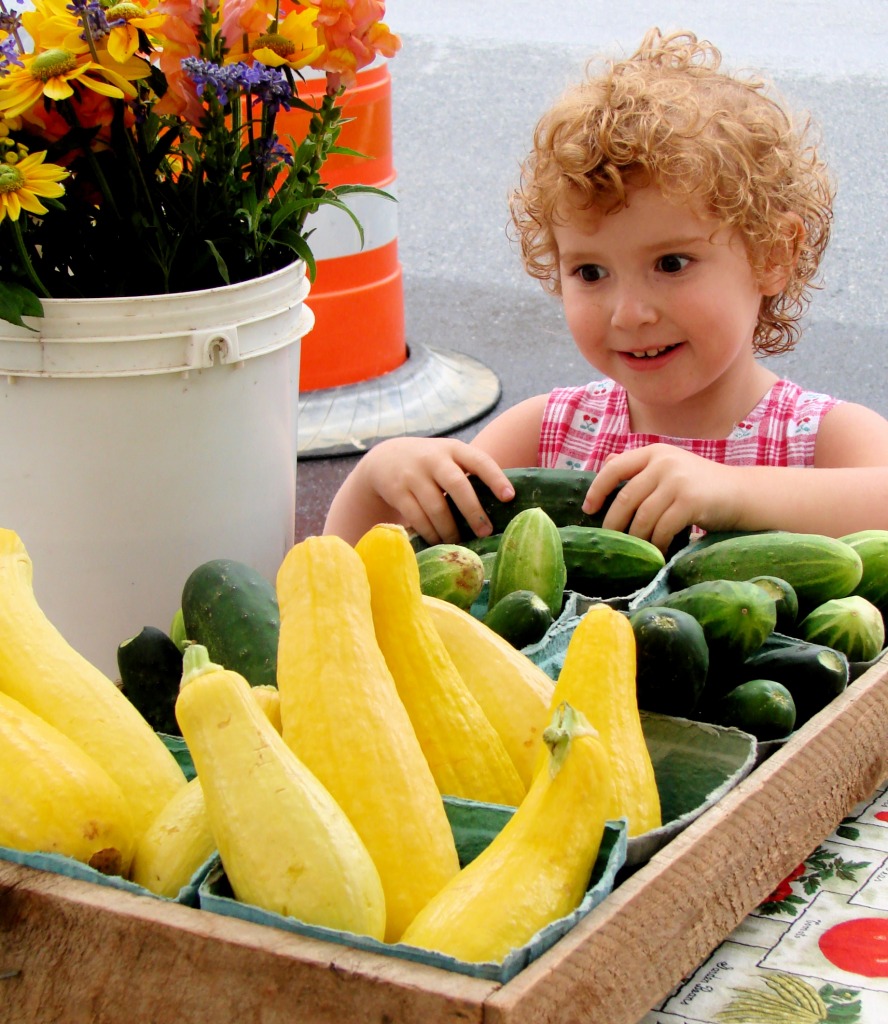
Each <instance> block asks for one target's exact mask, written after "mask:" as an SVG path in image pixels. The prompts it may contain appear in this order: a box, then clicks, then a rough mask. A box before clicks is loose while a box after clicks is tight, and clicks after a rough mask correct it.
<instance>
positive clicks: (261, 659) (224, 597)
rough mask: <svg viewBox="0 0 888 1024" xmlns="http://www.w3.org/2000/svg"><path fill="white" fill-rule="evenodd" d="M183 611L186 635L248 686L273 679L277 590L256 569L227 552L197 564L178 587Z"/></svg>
mask: <svg viewBox="0 0 888 1024" xmlns="http://www.w3.org/2000/svg"><path fill="white" fill-rule="evenodd" d="M182 615H183V616H184V619H185V632H186V635H187V637H188V639H189V640H190V641H191V642H192V643H198V644H203V646H204V647H206V649H207V652H208V653H209V656H210V659H211V660H212V661H214V662H216V663H217V664H219V665H222V666H223V667H224V668H227V669H231V670H232V671H233V672H239V673H240V674H241V675H242V676H243V677H244V678H245V679H246V680H247V682H248V683H249V684H250V685H251V686H276V685H277V650H278V637H279V636H280V628H281V618H280V611H279V608H278V601H277V594H276V592H275V589H274V586H273V585H272V584H271V583H269V582H268V580H266V579H265V577H264V576H263V575H262V574H261V573H260V572H258V571H257V570H256V569H253V568H252V567H251V566H249V565H245V564H244V563H243V562H236V561H234V560H232V559H227V558H217V559H212V560H211V561H209V562H204V563H203V564H202V565H199V566H198V567H197V568H196V569H195V570H194V571H193V572H192V573H191V575H190V576H189V577H188V579H187V580H186V581H185V586H184V587H183V589H182Z"/></svg>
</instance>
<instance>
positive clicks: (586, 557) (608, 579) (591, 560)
mask: <svg viewBox="0 0 888 1024" xmlns="http://www.w3.org/2000/svg"><path fill="white" fill-rule="evenodd" d="M558 532H559V534H560V535H561V545H562V548H563V550H564V565H565V568H566V569H567V587H568V589H570V590H575V591H577V593H580V594H585V595H586V596H587V597H601V598H607V597H622V596H624V595H627V594H631V593H633V592H634V591H636V590H639V589H640V588H641V587H646V586H647V585H648V583H650V582H651V580H653V578H654V577H655V576H656V575H657V573H658V572H660V570H661V569H662V568H663V567H664V566H665V564H666V559H665V558H664V556H663V552H662V551H661V550H660V549H659V548H657V547H654V545H653V544H651V543H650V542H649V541H646V540H642V539H641V538H640V537H632V536H630V535H629V534H628V533H621V532H620V531H619V530H606V529H604V528H603V527H596V526H562V527H560V528H559V530H558Z"/></svg>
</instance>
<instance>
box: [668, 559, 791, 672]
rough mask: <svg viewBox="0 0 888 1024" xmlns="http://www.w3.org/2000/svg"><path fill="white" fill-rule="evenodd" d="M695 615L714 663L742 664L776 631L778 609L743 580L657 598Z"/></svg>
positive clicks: (695, 587)
mask: <svg viewBox="0 0 888 1024" xmlns="http://www.w3.org/2000/svg"><path fill="white" fill-rule="evenodd" d="M657 604H659V605H663V606H664V607H666V608H679V609H681V611H685V612H687V613H688V614H689V615H693V616H694V618H695V619H696V620H697V621H698V622H699V623H700V625H701V626H702V627H703V633H704V634H705V636H706V643H707V646H708V647H709V654H710V660H711V661H718V660H725V661H726V662H728V663H735V662H737V661H743V660H745V659H746V658H748V657H750V655H752V654H754V653H755V652H756V651H758V650H759V649H760V648H761V646H762V644H763V643H764V642H765V640H766V639H767V637H768V635H769V634H770V633H772V632H773V631H774V626H775V624H776V622H777V609H776V607H775V605H774V601H773V600H772V598H770V597H769V596H768V595H767V594H766V593H765V592H764V590H762V589H761V587H758V586H756V585H755V584H754V583H749V582H748V581H744V580H725V579H719V580H707V581H705V582H703V583H694V584H692V585H691V586H689V587H685V588H683V589H682V590H679V591H675V592H674V593H671V594H667V595H666V596H665V597H661V598H658V600H657Z"/></svg>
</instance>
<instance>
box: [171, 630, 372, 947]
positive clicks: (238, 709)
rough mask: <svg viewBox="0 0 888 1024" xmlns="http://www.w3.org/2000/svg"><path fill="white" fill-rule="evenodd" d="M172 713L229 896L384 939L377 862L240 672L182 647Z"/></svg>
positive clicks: (194, 649) (199, 649) (192, 648)
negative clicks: (200, 791)
mask: <svg viewBox="0 0 888 1024" xmlns="http://www.w3.org/2000/svg"><path fill="white" fill-rule="evenodd" d="M176 719H177V721H178V723H179V726H180V728H181V729H182V735H183V737H184V738H185V742H186V743H187V744H188V749H189V750H190V751H191V756H192V758H193V760H194V766H195V769H196V770H197V774H198V777H199V778H200V780H201V787H202V789H203V794H204V799H205V801H206V808H207V815H208V816H209V820H210V827H211V829H212V833H213V837H214V838H215V840H216V847H217V849H218V850H219V856H220V858H221V860H222V865H223V867H224V868H225V873H226V875H227V876H228V880H229V882H230V883H231V888H232V890H233V892H234V894H235V897H236V898H237V899H238V900H240V901H242V902H244V903H250V904H253V905H254V906H257V907H261V908H262V909H264V910H270V911H273V912H275V913H278V914H283V915H286V916H291V917H295V918H297V919H299V920H300V921H304V922H306V923H308V924H316V925H323V926H325V927H328V928H335V929H341V930H343V931H349V932H356V933H358V934H362V935H369V936H371V937H373V938H375V939H382V937H383V935H384V934H385V897H384V895H383V891H382V883H381V882H380V880H379V872H378V871H377V870H376V868H375V866H374V864H373V861H372V860H371V859H370V855H369V853H368V852H367V848H366V847H365V846H364V844H363V843H362V842H361V839H360V837H359V836H358V834H357V832H356V831H355V829H354V827H353V826H352V825H351V823H350V822H349V820H348V818H346V816H345V813H344V812H343V810H342V808H341V807H340V806H339V805H338V804H337V803H336V801H335V800H334V799H333V797H332V796H330V794H329V793H328V792H327V790H326V789H325V788H324V787H323V786H322V785H321V783H320V782H319V781H318V780H317V779H316V778H315V776H314V775H313V774H312V773H311V772H310V771H309V770H308V768H306V767H305V765H304V764H303V763H302V762H301V761H300V760H299V758H298V757H297V756H296V755H295V754H294V753H293V751H292V750H290V748H289V747H288V746H287V744H286V743H285V742H284V740H283V739H282V737H281V736H280V734H279V733H278V732H277V730H276V729H275V728H274V726H273V725H272V724H271V722H269V720H268V718H267V717H266V716H265V714H264V713H263V712H262V710H261V709H260V707H259V705H258V703H257V702H256V700H255V699H254V698H253V697H252V695H251V694H250V686H249V684H248V683H247V681H246V680H245V679H244V678H243V676H241V675H239V674H238V673H237V672H232V671H230V670H226V669H223V668H221V667H220V666H219V665H214V664H212V663H211V662H210V661H209V657H208V655H207V651H206V648H205V647H203V646H201V645H199V644H193V645H192V646H190V647H188V648H187V650H186V651H185V659H184V672H183V676H182V688H181V690H180V691H179V696H178V699H177V701H176Z"/></svg>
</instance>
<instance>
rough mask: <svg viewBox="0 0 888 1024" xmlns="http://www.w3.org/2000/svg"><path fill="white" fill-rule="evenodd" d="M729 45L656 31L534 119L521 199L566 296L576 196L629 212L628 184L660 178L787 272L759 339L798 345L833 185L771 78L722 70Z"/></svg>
mask: <svg viewBox="0 0 888 1024" xmlns="http://www.w3.org/2000/svg"><path fill="white" fill-rule="evenodd" d="M720 67H721V54H720V52H719V51H718V50H717V49H716V48H715V47H714V46H713V45H712V44H711V43H709V42H706V41H698V40H697V37H696V36H695V35H694V34H693V33H691V32H677V33H674V34H672V35H666V36H664V35H663V34H662V33H661V32H660V30H659V29H652V30H651V31H650V32H648V33H647V35H646V36H645V38H644V40H643V41H642V43H641V45H640V47H639V49H638V50H637V52H636V53H634V54H633V55H632V56H631V57H629V58H628V59H627V60H621V61H613V62H610V63H609V64H607V65H606V66H605V68H604V69H603V71H601V72H600V73H599V74H597V75H589V76H588V77H587V78H586V79H585V80H584V81H582V82H581V83H579V84H578V85H576V86H574V87H573V88H571V89H570V90H569V91H568V92H567V93H565V94H564V96H562V98H561V99H560V100H559V101H558V102H556V103H555V105H554V106H553V107H552V108H551V109H550V110H549V111H548V112H547V113H546V114H544V115H543V117H542V118H541V119H540V121H539V123H538V124H537V126H536V130H535V132H534V139H533V149H532V151H531V152H530V154H529V156H528V157H527V159H526V160H525V161H524V163H523V165H522V168H521V178H520V182H519V185H518V187H517V188H516V189H515V190H514V192H513V193H512V195H511V197H510V210H511V216H512V224H513V227H514V234H515V237H516V239H517V241H518V244H519V247H520V251H521V255H522V258H523V260H524V265H525V269H526V270H527V272H528V273H529V274H531V275H532V276H533V277H536V278H538V279H539V280H540V281H542V283H543V285H544V287H545V288H546V289H547V290H548V291H550V292H552V293H554V294H558V293H560V290H561V283H560V280H559V276H558V252H557V247H556V244H555V241H554V237H553V232H552V225H553V223H557V222H558V221H557V218H558V217H559V215H560V216H561V217H562V222H563V216H564V211H565V207H568V208H570V207H573V208H574V209H577V208H579V209H598V210H601V211H602V212H611V211H614V210H619V209H621V208H622V207H623V206H625V205H626V202H627V188H629V187H635V186H639V187H644V186H646V185H650V184H653V185H656V186H657V187H658V188H659V189H661V190H662V191H663V193H664V195H667V196H669V197H670V198H673V199H675V200H677V201H689V200H692V201H693V202H694V203H696V204H701V205H702V206H703V208H704V209H705V210H707V211H708V212H709V213H710V214H711V215H712V216H713V217H715V218H716V219H718V220H719V221H721V222H722V223H723V224H725V225H726V226H729V227H733V228H735V229H736V230H738V231H739V232H740V234H741V236H742V238H743V240H744V243H745V246H746V251H747V253H748V256H749V260H750V264H751V266H752V267H753V270H754V272H755V273H756V275H757V276H759V277H761V275H763V274H764V272H765V271H766V270H767V269H771V268H774V267H775V266H779V267H782V268H786V269H787V270H788V271H789V277H788V280H787V284H786V286H785V288H784V289H783V291H782V292H780V293H779V294H778V295H774V296H765V297H764V298H763V300H762V308H761V311H760V314H759V320H758V325H757V327H756V331H755V336H754V340H753V345H754V348H755V351H756V352H758V353H761V354H776V353H779V352H787V351H789V350H790V349H792V348H793V347H794V345H795V343H796V341H797V339H798V335H799V330H800V329H799V320H800V318H801V316H802V314H803V313H804V311H805V309H806V308H807V306H808V302H809V301H810V293H811V290H812V288H814V287H816V284H814V282H813V278H814V276H815V274H816V272H817V269H818V266H819V264H820V260H821V257H822V255H823V251H824V249H825V248H826V245H827V242H828V241H829V234H830V224H831V220H832V201H833V189H832V185H831V182H830V180H829V176H828V174H827V171H826V165H825V164H824V162H823V161H822V160H821V158H820V157H819V155H818V152H817V145H816V142H815V141H814V140H812V139H811V138H810V135H811V123H810V121H806V122H804V123H803V124H801V125H798V126H797V125H795V124H794V123H793V122H792V120H791V118H790V116H789V115H788V114H787V112H786V111H784V109H783V108H782V107H781V106H780V105H779V104H778V103H777V102H776V101H775V100H774V99H772V98H770V97H769V96H768V95H766V91H765V89H766V87H765V83H764V82H762V81H760V80H759V79H756V78H741V77H739V76H734V75H730V74H727V73H725V72H724V71H722V70H720Z"/></svg>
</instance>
